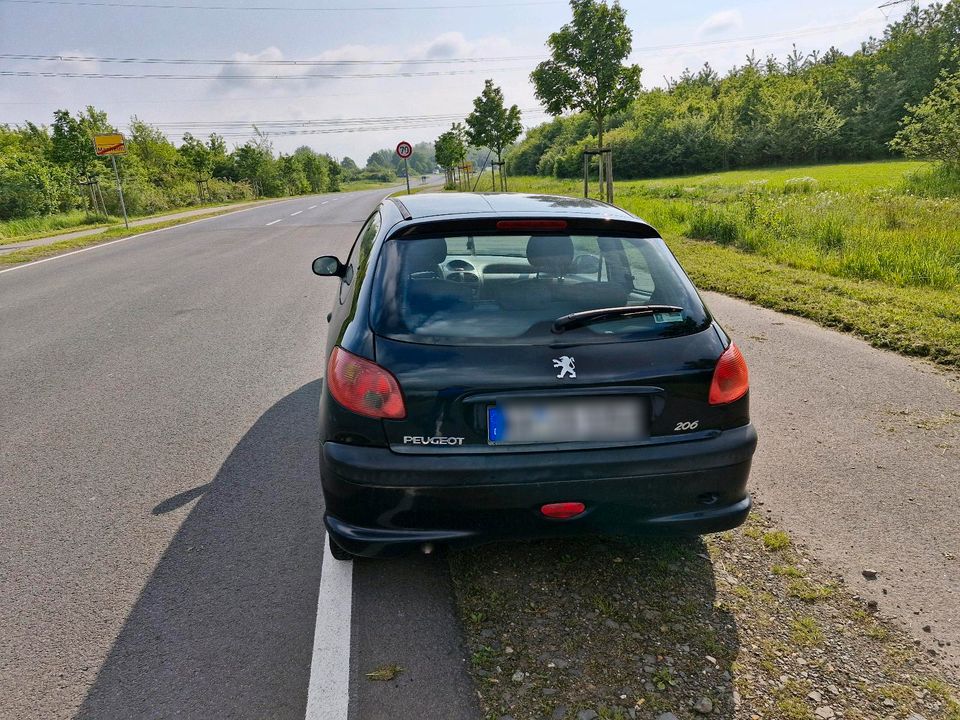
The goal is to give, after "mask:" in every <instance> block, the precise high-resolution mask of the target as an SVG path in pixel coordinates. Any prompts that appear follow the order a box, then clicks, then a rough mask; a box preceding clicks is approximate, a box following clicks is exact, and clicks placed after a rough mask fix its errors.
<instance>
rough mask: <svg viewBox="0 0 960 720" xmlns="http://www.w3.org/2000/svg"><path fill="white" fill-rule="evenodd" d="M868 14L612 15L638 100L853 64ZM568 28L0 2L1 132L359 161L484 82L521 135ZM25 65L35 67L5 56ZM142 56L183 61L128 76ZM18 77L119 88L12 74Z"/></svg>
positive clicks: (736, 5)
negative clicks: (77, 131)
mask: <svg viewBox="0 0 960 720" xmlns="http://www.w3.org/2000/svg"><path fill="white" fill-rule="evenodd" d="M883 1H884V0H874V2H869V1H865V0H806V1H805V2H787V1H786V0H774V1H772V2H758V1H756V0H742V1H740V2H737V1H736V0H727V1H714V0H676V1H675V2H663V1H662V0H658V1H656V2H653V1H650V0H621V4H622V5H623V7H624V8H625V9H626V11H627V22H628V24H629V25H630V28H631V29H632V31H633V49H634V52H633V55H632V57H631V61H632V62H635V63H637V64H639V65H640V66H641V67H642V68H643V78H642V79H643V83H644V86H645V87H653V86H662V85H663V84H664V82H665V79H666V78H670V77H676V76H677V75H679V74H680V73H681V72H682V71H683V70H684V68H686V67H691V68H699V67H700V66H702V65H703V63H704V62H709V63H710V64H711V65H712V66H713V67H714V69H716V70H718V71H720V72H724V71H726V70H728V69H729V68H730V67H732V66H734V65H738V64H742V62H743V58H744V57H745V56H746V55H747V54H748V53H749V52H751V51H754V52H756V54H757V55H758V56H759V57H764V56H766V55H768V54H771V53H772V54H775V55H778V56H780V57H783V56H784V55H786V53H788V52H789V51H790V50H791V48H792V45H793V44H794V43H796V45H797V47H798V48H799V49H800V50H801V51H804V52H809V51H812V50H817V49H819V50H824V49H827V48H828V47H830V46H831V45H835V46H836V47H838V48H840V49H841V50H844V51H847V52H849V51H853V50H855V49H857V48H858V47H859V45H860V43H861V42H862V41H864V40H866V39H867V38H868V37H870V36H871V35H879V34H881V33H882V32H883V28H884V26H885V24H886V23H887V22H888V21H889V20H893V19H897V18H899V17H901V16H902V14H903V12H904V11H905V10H906V8H907V7H908V5H909V3H904V4H902V5H900V6H896V7H892V8H885V9H883V10H881V9H879V8H878V7H877V6H878V5H879V4H881V2H883ZM919 4H920V5H921V6H925V5H928V4H929V2H919ZM158 5H159V6H168V7H157V6H158ZM569 20H570V8H569V6H568V5H567V3H566V2H565V0H517V1H516V2H512V3H510V2H505V1H504V0H324V2H323V3H317V2H314V3H310V2H309V0H0V124H3V123H8V124H11V125H16V124H20V123H23V122H24V121H27V120H29V121H32V122H35V123H38V124H49V123H50V122H51V120H52V115H53V111H54V110H55V109H57V108H67V109H70V110H77V109H80V108H82V107H85V106H86V105H94V106H96V107H97V108H99V109H102V110H106V111H107V113H108V115H109V117H110V120H111V122H112V123H113V124H114V125H116V126H118V127H119V128H120V129H121V130H123V129H124V128H125V126H126V124H127V123H128V122H129V119H130V118H131V117H133V116H136V117H138V118H139V119H140V120H144V121H146V122H149V123H151V124H154V125H157V126H158V127H160V128H161V129H163V131H164V132H165V133H167V135H168V136H169V137H170V138H171V139H172V140H174V141H176V142H179V139H180V138H181V137H182V135H183V133H184V132H186V131H189V132H192V133H193V134H194V135H198V136H202V137H205V136H206V135H208V134H209V133H210V132H212V131H217V132H219V133H221V134H222V135H224V136H225V137H226V139H227V142H228V144H229V145H230V146H233V145H235V144H242V143H243V142H244V141H245V140H246V139H247V138H248V137H249V136H250V135H251V133H252V129H251V125H252V124H253V123H258V124H260V126H261V128H262V129H264V130H265V131H266V132H268V133H269V134H270V138H271V141H272V142H273V145H274V148H275V149H276V150H279V151H284V152H289V151H292V150H293V149H295V148H296V147H298V146H300V145H309V146H310V147H313V148H314V149H316V150H318V151H320V152H328V153H330V154H331V155H333V156H334V157H337V158H342V157H344V156H350V157H352V158H353V159H354V160H356V161H357V162H358V163H359V164H360V165H363V164H364V162H365V160H366V158H367V157H368V156H369V155H370V153H372V152H374V151H375V150H377V149H379V148H383V147H394V146H395V145H396V143H397V142H398V141H400V140H408V141H410V142H413V143H416V142H421V141H433V140H434V139H435V138H436V137H437V135H438V134H439V133H441V132H443V131H444V130H446V129H448V128H449V126H450V123H451V122H452V121H453V120H455V119H461V118H462V117H464V116H465V115H466V114H467V113H469V112H470V110H471V109H472V100H473V98H474V97H476V96H477V95H478V94H479V93H480V91H481V89H482V88H483V82H484V79H486V78H492V79H493V80H494V82H495V83H497V84H498V85H500V86H501V87H502V88H503V91H504V94H505V96H506V100H507V102H508V103H510V104H513V103H516V104H517V105H518V106H519V107H520V109H521V110H522V111H523V122H524V125H525V126H527V127H532V126H534V125H537V124H539V123H540V122H542V121H543V120H544V119H546V117H547V116H546V115H545V114H544V113H543V111H542V109H541V108H540V106H539V104H538V102H537V100H536V98H535V96H534V93H533V88H532V86H531V84H530V82H529V73H530V71H531V70H532V69H533V67H534V66H535V65H536V63H537V62H539V60H540V59H543V58H544V57H545V55H546V52H547V51H546V46H545V42H546V39H547V37H548V36H549V34H550V33H551V32H553V31H555V30H557V29H558V28H559V27H560V26H561V25H563V24H564V23H565V22H568V21H569ZM23 55H28V56H37V57H36V59H26V58H22V57H18V58H13V57H10V56H23ZM50 58H73V59H69V60H67V59H50ZM90 58H98V59H97V60H90ZM103 58H116V59H120V60H124V62H107V61H104V60H103ZM143 59H152V60H178V61H184V60H186V61H189V62H187V63H182V62H181V63H178V64H171V63H158V62H151V63H142V62H126V60H143ZM250 61H254V62H256V63H257V64H250ZM291 61H309V62H310V63H311V64H296V65H294V64H292V63H291ZM268 63H269V64H268ZM334 63H340V64H334ZM25 72H26V73H48V74H49V73H59V74H62V73H73V74H80V75H121V76H127V77H48V76H38V75H30V76H18V75H11V74H10V73H25ZM143 75H173V76H177V77H174V78H144V77H142V76H143ZM130 76H134V77H130ZM138 76H140V77H138ZM183 76H190V78H189V79H187V78H184V77H183ZM331 76H335V77H331ZM336 76H339V77H336ZM343 76H352V77H343ZM331 121H335V122H331ZM344 130H350V132H344ZM304 131H307V132H304ZM331 131H337V132H331Z"/></svg>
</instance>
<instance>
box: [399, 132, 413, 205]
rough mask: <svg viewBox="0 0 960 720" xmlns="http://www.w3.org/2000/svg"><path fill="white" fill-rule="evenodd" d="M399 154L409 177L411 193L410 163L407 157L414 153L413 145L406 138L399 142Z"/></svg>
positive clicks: (404, 172) (408, 182)
mask: <svg viewBox="0 0 960 720" xmlns="http://www.w3.org/2000/svg"><path fill="white" fill-rule="evenodd" d="M397 155H399V156H400V157H401V158H403V174H404V175H405V176H406V179H407V195H409V194H410V165H409V164H408V163H407V158H409V157H410V156H411V155H413V145H411V144H410V143H408V142H407V141H406V140H401V141H400V142H399V143H398V144H397Z"/></svg>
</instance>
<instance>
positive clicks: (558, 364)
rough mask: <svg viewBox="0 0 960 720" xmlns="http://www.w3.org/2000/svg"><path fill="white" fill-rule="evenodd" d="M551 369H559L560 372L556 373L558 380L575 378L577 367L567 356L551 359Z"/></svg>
mask: <svg viewBox="0 0 960 720" xmlns="http://www.w3.org/2000/svg"><path fill="white" fill-rule="evenodd" d="M553 367H554V368H560V372H559V373H557V377H558V378H561V379H562V378H565V377H571V378H575V377H576V376H577V365H576V362H575V361H574V359H573V358H572V357H570V356H569V355H563V356H561V357H558V358H554V359H553Z"/></svg>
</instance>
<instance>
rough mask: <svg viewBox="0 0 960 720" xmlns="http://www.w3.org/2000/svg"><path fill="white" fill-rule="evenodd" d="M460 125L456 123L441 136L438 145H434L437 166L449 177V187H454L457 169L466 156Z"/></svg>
mask: <svg viewBox="0 0 960 720" xmlns="http://www.w3.org/2000/svg"><path fill="white" fill-rule="evenodd" d="M458 125H459V123H454V124H453V126H452V127H451V128H450V129H449V130H447V131H446V132H445V133H443V134H441V135H440V137H438V138H437V141H436V143H434V153H435V156H436V159H437V164H438V165H439V166H440V167H442V168H443V170H444V172H445V173H446V175H447V185H453V183H454V176H455V175H454V171H455V168H456V167H457V166H458V165H459V164H461V162H462V161H463V157H464V156H465V155H466V147H464V140H463V132H462V130H459V131H458V128H457V126H458Z"/></svg>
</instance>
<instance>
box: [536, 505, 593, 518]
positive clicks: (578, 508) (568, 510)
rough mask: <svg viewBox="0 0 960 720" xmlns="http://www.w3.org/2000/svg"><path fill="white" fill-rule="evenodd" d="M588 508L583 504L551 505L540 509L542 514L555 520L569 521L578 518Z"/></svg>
mask: <svg viewBox="0 0 960 720" xmlns="http://www.w3.org/2000/svg"><path fill="white" fill-rule="evenodd" d="M586 509H587V507H586V505H584V504H583V503H582V502H562V503H549V504H548V505H544V506H543V507H542V508H540V512H542V513H543V514H544V515H546V516H547V517H548V518H553V519H554V520H567V519H569V518H572V517H576V516H577V515H579V514H580V513H582V512H583V511H584V510H586Z"/></svg>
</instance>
